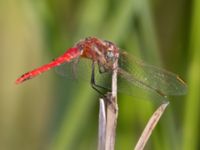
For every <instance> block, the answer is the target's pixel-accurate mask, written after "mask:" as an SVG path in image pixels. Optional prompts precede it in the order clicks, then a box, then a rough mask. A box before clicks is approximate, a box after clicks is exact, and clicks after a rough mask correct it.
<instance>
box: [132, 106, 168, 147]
mask: <svg viewBox="0 0 200 150" xmlns="http://www.w3.org/2000/svg"><path fill="white" fill-rule="evenodd" d="M168 104H169V102H166V103H163V104H161V105H160V106H159V107H158V109H157V110H156V111H155V112H154V113H153V115H152V116H151V118H150V119H149V121H148V123H147V125H146V127H145V129H144V130H143V133H142V135H141V136H140V139H139V140H138V142H137V144H136V146H135V148H134V150H143V149H144V146H145V145H146V143H147V141H148V139H149V137H150V135H151V133H152V131H153V129H154V128H155V126H156V124H157V123H158V121H159V119H160V117H161V116H162V114H163V113H164V111H165V109H166V107H167V106H168Z"/></svg>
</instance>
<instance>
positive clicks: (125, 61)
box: [119, 54, 187, 97]
mask: <svg viewBox="0 0 200 150" xmlns="http://www.w3.org/2000/svg"><path fill="white" fill-rule="evenodd" d="M119 62H120V63H119V65H120V67H122V68H123V69H119V75H120V76H121V77H122V78H124V79H125V80H127V81H128V82H129V83H131V84H133V85H136V86H138V87H141V88H144V89H146V90H150V91H153V92H156V93H157V94H159V95H161V96H164V97H165V96H169V95H183V94H186V91H187V86H186V84H185V83H184V81H183V80H182V79H181V78H180V77H179V76H177V75H176V74H174V73H171V72H169V71H166V70H164V69H160V68H157V67H155V66H152V65H148V64H146V63H144V62H143V61H141V60H139V59H136V58H135V57H133V56H128V55H127V54H126V55H124V54H123V55H122V57H121V58H120V61H119Z"/></svg>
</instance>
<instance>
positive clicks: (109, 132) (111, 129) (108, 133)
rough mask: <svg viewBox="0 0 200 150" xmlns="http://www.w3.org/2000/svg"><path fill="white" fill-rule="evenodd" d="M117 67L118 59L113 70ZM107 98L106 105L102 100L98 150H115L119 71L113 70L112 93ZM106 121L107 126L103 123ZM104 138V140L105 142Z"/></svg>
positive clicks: (105, 99)
mask: <svg viewBox="0 0 200 150" xmlns="http://www.w3.org/2000/svg"><path fill="white" fill-rule="evenodd" d="M117 67H118V59H116V60H115V62H114V64H113V68H117ZM106 96H107V97H106V98H104V102H105V103H102V99H100V112H99V140H98V150H114V147H115V135H116V126H117V117H118V104H117V69H113V73H112V92H111V93H109V92H108V93H107V95H106ZM105 104H106V108H105V110H101V109H104V106H105ZM101 105H104V106H101ZM104 112H106V121H105V120H104V119H103V118H104ZM104 121H105V124H104V123H103V122H104ZM100 132H101V133H100ZM102 138H104V140H105V141H104V140H103V139H102Z"/></svg>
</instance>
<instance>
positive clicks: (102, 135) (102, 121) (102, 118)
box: [98, 98, 106, 150]
mask: <svg viewBox="0 0 200 150" xmlns="http://www.w3.org/2000/svg"><path fill="white" fill-rule="evenodd" d="M98 132H99V137H98V150H105V139H106V110H105V103H104V100H103V99H102V98H100V101H99V131H98Z"/></svg>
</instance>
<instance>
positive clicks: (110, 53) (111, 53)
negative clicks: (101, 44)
mask: <svg viewBox="0 0 200 150" xmlns="http://www.w3.org/2000/svg"><path fill="white" fill-rule="evenodd" d="M106 56H107V58H110V59H111V58H113V57H114V54H113V52H112V51H107V54H106Z"/></svg>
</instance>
